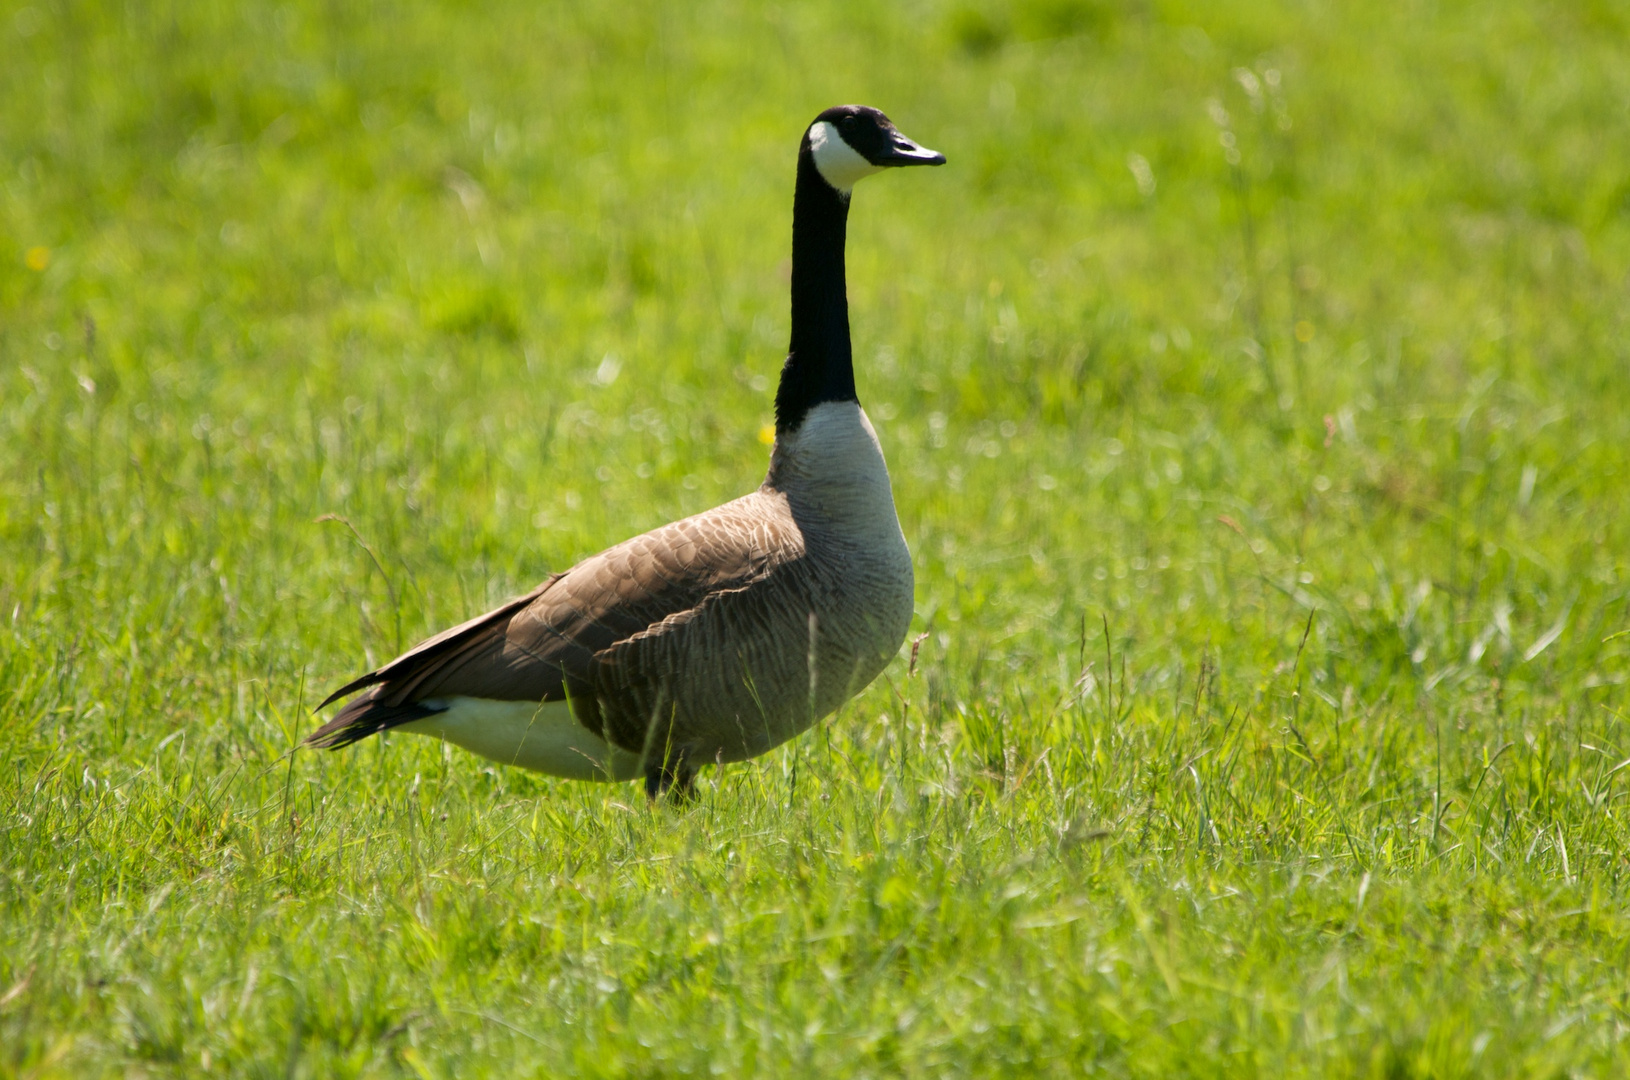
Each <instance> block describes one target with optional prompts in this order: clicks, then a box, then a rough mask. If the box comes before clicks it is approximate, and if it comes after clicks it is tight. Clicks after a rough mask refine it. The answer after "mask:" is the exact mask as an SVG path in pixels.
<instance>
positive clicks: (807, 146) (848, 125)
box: [800, 105, 945, 198]
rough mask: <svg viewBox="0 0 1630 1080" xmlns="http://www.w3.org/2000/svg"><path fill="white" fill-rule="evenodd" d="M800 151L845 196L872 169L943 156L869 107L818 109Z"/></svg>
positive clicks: (940, 161)
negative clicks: (920, 144) (921, 143)
mask: <svg viewBox="0 0 1630 1080" xmlns="http://www.w3.org/2000/svg"><path fill="white" fill-rule="evenodd" d="M800 153H802V154H808V155H809V156H810V159H811V160H812V161H813V162H814V163H815V169H816V171H817V172H819V173H820V174H821V179H823V180H825V181H826V182H827V183H828V184H830V185H831V186H832V187H833V188H834V189H835V190H836V191H837V192H838V194H840V195H842V196H844V198H848V196H849V193H850V191H852V190H853V189H854V186H855V183H856V181H858V180H861V179H862V178H864V177H867V176H870V175H872V174H873V173H875V172H881V171H883V170H884V169H893V168H900V167H902V166H906V165H944V164H945V155H944V154H941V153H937V152H935V151H933V150H930V149H928V148H927V147H925V146H918V145H917V144H916V143H915V142H912V141H911V140H910V139H908V138H906V137H905V136H904V135H902V134H900V132H899V130H898V129H896V128H895V126H894V124H893V123H891V122H890V121H889V118H888V117H887V116H884V115H883V113H882V112H880V111H879V110H877V109H874V108H871V107H870V106H868V105H837V106H834V107H833V108H830V109H827V110H826V111H825V112H823V113H821V115H819V116H817V117H816V118H815V122H814V123H813V124H811V125H810V126H809V130H808V131H806V132H805V133H804V145H803V146H802V147H801V148H800Z"/></svg>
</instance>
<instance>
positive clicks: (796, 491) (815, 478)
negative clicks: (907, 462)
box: [769, 401, 905, 548]
mask: <svg viewBox="0 0 1630 1080" xmlns="http://www.w3.org/2000/svg"><path fill="white" fill-rule="evenodd" d="M769 482H770V485H771V486H772V487H774V488H776V489H777V490H778V491H783V492H786V494H787V498H788V501H789V502H790V503H791V504H792V505H793V508H794V512H795V514H798V513H800V512H801V514H800V516H806V515H809V514H814V515H816V516H817V517H818V518H820V519H822V523H823V524H828V525H830V526H832V527H834V528H836V529H838V530H841V531H842V532H845V533H847V534H849V535H851V536H853V537H854V538H855V539H856V540H857V541H858V540H866V541H880V540H887V541H894V542H897V543H898V544H899V545H900V546H901V547H902V548H903V547H904V546H905V537H904V536H903V535H902V534H901V532H900V519H899V518H898V517H897V516H896V515H895V512H894V491H893V489H892V488H891V487H890V486H889V468H888V465H887V464H886V463H885V462H884V461H883V448H882V447H881V446H879V445H878V442H877V432H876V431H875V430H874V429H873V428H872V422H871V420H869V419H868V418H867V416H866V411H865V410H864V409H862V408H861V407H860V405H859V404H858V403H856V402H853V401H823V402H821V403H820V404H819V405H816V406H815V407H814V408H812V409H810V410H809V412H808V413H807V414H806V415H805V416H804V422H803V423H802V424H800V425H799V426H798V430H797V431H794V432H791V433H789V434H787V435H784V436H781V437H779V438H778V439H777V440H776V444H775V454H774V456H773V457H772V458H771V460H770V477H769ZM800 524H802V522H800Z"/></svg>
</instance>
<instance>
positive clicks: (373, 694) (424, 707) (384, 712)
mask: <svg viewBox="0 0 1630 1080" xmlns="http://www.w3.org/2000/svg"><path fill="white" fill-rule="evenodd" d="M383 689H384V688H383V687H376V688H375V689H373V690H370V691H369V692H368V693H366V694H363V695H362V696H361V697H358V698H355V699H353V700H351V701H349V702H347V703H346V705H345V708H343V709H341V710H340V711H339V713H338V714H337V715H335V717H334V719H332V720H330V721H329V722H328V723H326V724H324V725H323V726H322V727H320V728H318V729H317V730H316V731H314V732H312V733H311V734H310V735H307V736H306V739H305V745H307V746H313V747H316V748H318V749H319V750H338V749H339V748H340V747H342V746H350V745H351V744H352V743H354V742H357V741H358V740H360V739H366V738H367V737H368V736H370V735H377V734H379V733H380V732H381V731H388V730H389V729H391V728H393V727H397V726H399V725H401V724H406V723H408V722H409V721H412V720H421V719H423V718H424V717H426V716H434V715H435V714H437V713H439V712H446V711H447V706H445V705H441V704H432V703H431V702H429V701H413V702H404V703H403V704H400V705H389V704H386V703H385V702H384V701H382V700H381V699H380V695H381V691H382V690H383Z"/></svg>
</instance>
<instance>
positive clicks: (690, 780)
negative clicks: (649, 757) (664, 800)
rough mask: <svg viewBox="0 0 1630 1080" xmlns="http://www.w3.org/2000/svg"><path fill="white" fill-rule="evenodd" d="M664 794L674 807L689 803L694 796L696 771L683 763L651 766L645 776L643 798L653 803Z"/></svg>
mask: <svg viewBox="0 0 1630 1080" xmlns="http://www.w3.org/2000/svg"><path fill="white" fill-rule="evenodd" d="M664 793H666V794H667V796H668V798H669V799H670V800H671V801H672V802H673V803H674V804H675V805H676V806H680V805H683V804H685V803H688V802H690V801H691V799H692V798H694V797H695V795H696V770H695V769H690V768H686V767H685V764H684V762H665V763H664V764H661V765H653V766H651V768H650V769H649V770H648V771H647V772H646V774H645V796H646V798H648V799H650V800H651V801H653V802H655V801H656V799H657V798H658V797H659V796H660V795H662V794H664Z"/></svg>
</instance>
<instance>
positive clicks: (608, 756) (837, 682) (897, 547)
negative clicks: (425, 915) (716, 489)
mask: <svg viewBox="0 0 1630 1080" xmlns="http://www.w3.org/2000/svg"><path fill="white" fill-rule="evenodd" d="M944 163H945V157H944V155H942V154H939V153H937V152H935V151H933V150H929V149H927V148H925V147H922V146H919V145H918V144H917V143H915V142H913V141H912V140H910V139H908V138H906V137H905V136H904V135H902V134H901V133H900V132H899V131H898V130H896V128H895V127H894V125H893V124H892V123H891V122H890V121H889V118H888V117H887V116H885V115H884V114H883V113H882V112H880V111H878V110H877V109H874V108H871V107H869V106H863V105H840V106H836V107H834V108H831V109H827V110H826V111H824V112H822V113H821V114H820V115H819V116H817V117H816V118H815V120H814V122H813V123H812V124H810V126H809V127H808V128H806V129H805V131H804V134H803V139H802V142H801V143H800V145H799V148H798V171H797V182H796V186H795V188H794V192H793V211H792V339H791V343H790V345H789V346H788V349H787V358H786V362H785V364H784V365H783V367H782V369H781V378H780V384H779V386H778V387H777V389H776V394H775V440H774V444H773V446H772V448H771V452H770V466H769V472H768V474H767V475H766V476H765V478H764V482H763V483H762V484H761V485H760V486H759V488H758V490H756V491H753V492H751V493H750V494H747V495H744V496H742V497H741V498H739V499H736V500H734V501H732V502H728V503H725V504H724V505H722V506H718V507H715V508H714V509H712V510H709V511H706V512H705V513H701V514H698V515H696V516H694V517H689V518H685V519H684V520H682V521H676V522H673V523H672V524H669V525H664V526H662V527H661V528H658V529H655V530H653V531H651V532H648V533H645V534H643V535H641V536H636V537H634V538H633V539H630V540H626V541H624V542H623V543H620V544H617V545H615V546H614V547H611V548H608V549H607V550H605V551H602V552H600V553H599V554H598V555H594V556H591V557H589V558H587V559H584V560H583V561H582V562H580V563H578V564H577V565H575V566H573V567H572V568H571V569H569V570H566V571H565V572H563V573H559V574H555V575H553V576H552V577H550V578H549V579H548V580H546V581H544V582H543V583H542V584H541V585H539V586H538V587H537V588H535V589H533V590H532V591H531V592H529V593H526V594H525V595H523V596H518V597H515V598H514V599H512V600H510V601H508V602H507V603H504V604H502V605H500V606H499V607H497V608H495V609H493V610H492V611H489V612H487V613H486V614H484V615H479V616H477V617H476V618H473V619H471V620H469V621H468V622H464V623H460V624H459V625H457V626H454V627H452V628H451V629H449V630H445V631H443V632H442V633H440V634H437V635H436V636H434V637H432V638H430V639H428V640H426V641H424V642H422V643H420V644H419V645H416V646H414V647H413V648H412V649H409V650H408V651H407V652H405V653H403V654H402V655H401V656H399V657H397V658H396V659H394V660H392V661H391V662H390V663H388V664H385V665H384V666H383V667H379V668H376V669H375V670H373V671H370V672H368V673H367V674H366V675H362V676H360V677H358V678H355V679H352V680H351V681H350V682H348V683H346V684H345V685H344V686H342V687H340V688H339V689H338V690H336V691H334V693H333V694H331V695H329V697H328V698H327V699H326V700H325V701H324V702H323V703H322V705H320V706H318V709H319V710H321V709H323V708H326V707H327V706H329V705H330V704H332V703H334V702H336V701H338V700H340V699H341V698H343V697H345V696H346V695H348V694H356V693H357V692H358V691H365V693H361V694H358V695H357V696H356V697H353V698H352V699H351V700H350V701H348V702H347V703H346V704H345V705H344V706H343V707H342V708H341V709H340V711H339V712H338V714H336V715H335V716H334V717H333V719H331V720H329V721H328V722H327V723H325V724H323V725H322V726H321V727H320V728H318V729H317V730H316V731H315V732H313V733H312V734H311V735H310V736H308V737H307V738H306V740H305V742H306V744H307V745H309V746H312V747H317V748H323V749H337V748H339V747H343V746H347V745H349V744H351V743H354V742H356V741H358V740H359V739H363V738H366V737H367V736H369V735H373V734H376V733H378V732H382V731H387V730H395V731H405V732H412V733H415V734H421V735H428V736H432V737H435V738H439V739H443V740H445V741H446V742H448V743H452V744H453V745H455V746H459V747H462V748H464V749H466V750H469V751H472V752H474V753H476V754H479V755H481V756H483V757H486V758H490V759H492V760H494V761H498V762H502V763H504V764H507V765H515V766H521V767H524V768H527V769H532V770H536V771H538V772H543V773H548V774H551V775H554V776H560V777H567V778H570V779H578V780H603V781H625V780H635V779H643V780H644V782H645V791H646V794H647V795H648V796H649V797H650V798H651V799H653V800H655V799H656V798H658V797H659V796H661V795H662V794H663V793H665V792H666V793H668V795H669V797H670V798H672V799H674V800H675V801H683V800H684V799H685V798H686V797H688V796H689V794H690V793H691V792H692V789H693V785H694V782H695V777H696V772H697V770H698V769H699V768H701V767H703V766H706V765H709V764H719V765H722V764H725V763H727V762H735V761H743V760H746V759H748V758H752V757H756V756H757V755H759V754H763V753H765V752H766V751H768V750H770V749H771V748H773V747H775V746H778V745H780V744H781V743H783V742H785V741H787V740H788V739H791V738H792V737H793V736H795V735H797V734H799V733H800V732H802V731H804V730H806V729H807V728H809V727H810V726H811V725H813V724H814V723H815V722H816V721H818V720H820V719H821V718H823V717H825V716H827V715H829V714H830V713H832V712H833V711H834V710H835V709H837V707H838V706H839V705H841V704H843V702H845V701H847V700H848V699H849V698H851V697H853V696H854V695H855V694H857V693H859V692H860V691H861V690H862V689H864V688H865V687H866V686H867V684H869V683H870V682H871V681H872V680H873V679H874V678H876V677H877V675H878V674H879V673H880V672H881V671H882V670H883V668H884V667H885V666H886V665H887V664H888V662H889V660H890V659H892V658H893V657H894V655H895V654H896V653H897V652H898V651H899V648H900V644H901V642H902V641H904V640H905V635H906V631H907V629H908V628H909V626H910V622H911V614H912V589H913V579H912V568H911V552H910V550H909V549H908V548H907V546H906V540H905V536H904V534H903V533H902V532H901V529H900V522H899V518H898V517H897V516H896V514H895V509H894V495H893V490H892V489H891V487H890V485H889V474H888V468H887V466H886V465H885V463H884V460H883V451H882V448H881V447H880V445H879V444H878V440H877V433H876V432H875V431H874V430H873V428H872V424H871V421H870V420H868V419H867V417H866V413H865V411H864V410H863V409H861V407H860V401H859V398H858V397H857V396H856V393H855V373H854V364H853V356H852V353H851V348H850V341H849V302H848V297H847V293H846V288H845V282H844V238H845V229H846V227H847V222H848V216H849V201H850V196H851V193H852V191H853V189H854V185H855V184H856V183H857V182H858V181H859V180H861V179H862V178H864V177H866V176H869V175H871V174H873V173H876V172H880V171H882V170H884V169H889V168H897V167H902V166H912V165H943V164H944Z"/></svg>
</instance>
